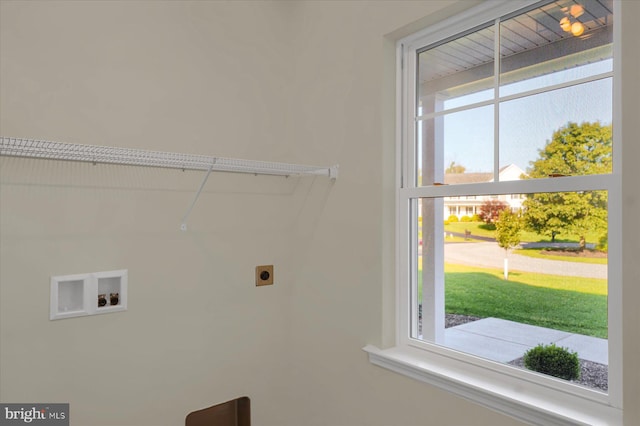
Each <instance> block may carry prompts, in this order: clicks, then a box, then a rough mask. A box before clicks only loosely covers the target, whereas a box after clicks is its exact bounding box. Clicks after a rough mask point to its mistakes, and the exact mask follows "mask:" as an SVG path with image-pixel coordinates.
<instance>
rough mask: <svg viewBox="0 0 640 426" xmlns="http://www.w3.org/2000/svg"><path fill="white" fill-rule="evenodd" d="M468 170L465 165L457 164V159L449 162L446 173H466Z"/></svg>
mask: <svg viewBox="0 0 640 426" xmlns="http://www.w3.org/2000/svg"><path fill="white" fill-rule="evenodd" d="M466 170H467V168H466V167H465V166H463V165H460V164H456V162H455V161H452V162H451V163H450V164H449V167H447V169H446V170H445V173H464V172H465V171H466Z"/></svg>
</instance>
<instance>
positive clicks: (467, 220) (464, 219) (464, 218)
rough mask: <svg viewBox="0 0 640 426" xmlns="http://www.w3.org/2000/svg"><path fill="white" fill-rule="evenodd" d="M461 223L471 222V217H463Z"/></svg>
mask: <svg viewBox="0 0 640 426" xmlns="http://www.w3.org/2000/svg"><path fill="white" fill-rule="evenodd" d="M460 222H471V217H469V216H462V217H461V218H460Z"/></svg>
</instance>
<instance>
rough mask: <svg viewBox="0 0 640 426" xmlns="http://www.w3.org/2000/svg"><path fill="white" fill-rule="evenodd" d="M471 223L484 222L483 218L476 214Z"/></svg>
mask: <svg viewBox="0 0 640 426" xmlns="http://www.w3.org/2000/svg"><path fill="white" fill-rule="evenodd" d="M471 222H482V218H481V217H480V215H479V214H477V213H476V214H474V215H473V216H471Z"/></svg>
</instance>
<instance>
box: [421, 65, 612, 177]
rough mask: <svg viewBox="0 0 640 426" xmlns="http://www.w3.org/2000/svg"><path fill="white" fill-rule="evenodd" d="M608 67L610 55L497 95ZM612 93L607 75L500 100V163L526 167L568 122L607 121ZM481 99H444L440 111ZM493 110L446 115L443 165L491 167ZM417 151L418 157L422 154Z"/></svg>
mask: <svg viewBox="0 0 640 426" xmlns="http://www.w3.org/2000/svg"><path fill="white" fill-rule="evenodd" d="M611 70H612V60H611V59H608V60H604V61H600V62H596V63H593V64H589V65H585V66H580V67H575V68H571V69H568V70H564V71H560V72H555V73H552V74H548V75H544V76H540V77H536V78H532V79H528V80H524V81H522V82H517V83H513V84H510V85H508V86H502V87H501V88H500V95H501V96H508V95H511V94H515V93H520V92H523V91H527V90H532V89H539V88H542V87H547V86H550V85H554V84H558V83H562V82H566V81H571V80H576V79H579V78H584V77H588V76H593V75H598V74H601V73H605V72H609V71H611ZM491 90H493V89H491ZM612 93H613V90H612V79H611V78H606V79H601V80H596V81H591V82H588V83H583V84H580V85H577V86H571V87H568V88H563V89H558V90H554V91H550V92H544V93H539V94H536V95H533V96H527V97H525V98H520V99H515V100H511V101H507V102H502V103H501V104H500V118H499V119H500V134H499V140H500V165H499V167H503V166H506V165H509V164H515V165H517V166H518V167H520V168H521V169H522V170H525V171H526V169H527V168H528V167H529V166H530V162H532V161H535V160H536V159H537V158H538V150H539V149H541V148H543V147H544V145H545V144H546V142H547V141H549V140H550V139H551V138H552V136H553V132H554V131H556V130H558V129H559V128H561V127H562V126H564V125H566V124H567V123H568V122H569V121H572V122H576V123H582V122H585V121H588V122H595V121H599V122H600V123H602V124H604V125H608V124H611V122H612V105H613V99H612ZM479 99H487V96H486V91H485V92H479V93H475V94H470V95H465V96H460V97H458V98H453V99H450V100H447V101H445V104H444V109H445V110H446V109H451V108H456V107H459V106H462V105H469V104H472V103H474V102H477V100H479ZM493 109H494V107H493V105H489V106H484V107H479V108H474V109H470V110H465V111H460V112H457V113H453V114H448V115H445V117H444V161H445V168H446V167H447V166H449V164H451V162H455V163H456V164H458V165H462V166H464V167H465V168H466V171H467V172H491V171H493V145H494V118H493ZM419 132H420V129H419ZM419 134H420V133H419ZM418 155H419V157H418V158H420V153H419V154H418Z"/></svg>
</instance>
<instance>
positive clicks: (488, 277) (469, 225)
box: [411, 191, 608, 392]
mask: <svg viewBox="0 0 640 426" xmlns="http://www.w3.org/2000/svg"><path fill="white" fill-rule="evenodd" d="M607 195H608V194H607V191H581V192H566V193H560V192H551V193H536V194H506V195H504V194H501V195H487V196H477V197H475V198H472V197H464V196H463V197H457V198H448V197H447V198H429V199H427V198H423V199H417V200H413V203H414V209H415V211H416V212H417V213H416V214H415V215H414V226H413V229H415V230H417V231H418V232H417V235H416V236H415V237H416V240H417V242H416V243H415V244H414V248H413V254H412V262H411V264H412V277H413V284H412V286H413V287H412V288H413V291H412V295H413V296H412V310H411V312H412V313H413V315H414V318H413V319H412V324H413V327H412V337H413V338H415V339H420V340H425V341H429V342H432V343H436V344H438V345H442V346H445V347H448V348H451V349H455V350H458V351H462V352H465V353H469V354H472V355H475V356H479V357H482V358H485V359H489V360H493V361H496V362H500V363H505V364H510V365H513V366H516V367H520V368H525V367H524V366H523V356H524V354H525V353H526V352H527V351H528V350H530V349H532V348H534V347H536V346H537V345H538V344H541V343H542V344H545V345H549V344H551V343H554V344H555V345H557V346H559V347H565V348H568V349H569V351H570V352H571V353H572V352H577V357H578V358H579V360H580V365H581V368H582V369H590V370H591V371H592V372H598V375H599V376H600V378H593V377H592V376H590V375H585V376H584V377H583V378H582V380H581V381H579V380H578V381H577V383H578V384H580V385H582V386H585V387H589V388H593V389H596V390H600V391H605V392H606V391H607V387H608V383H607V379H606V377H607V371H608V341H607V338H608V325H607V294H608V284H607V235H608V232H607V229H608V222H607V217H608V214H607ZM470 210H472V211H477V212H478V214H479V215H480V216H481V217H483V218H484V220H485V221H476V222H474V221H472V218H469V217H468V216H467V215H465V213H466V212H467V211H470ZM504 210H506V211H507V212H509V213H511V214H509V213H502V214H500V213H501V212H502V211H504ZM452 214H453V215H455V216H452ZM456 216H457V217H456ZM465 216H467V218H465ZM443 217H444V218H445V219H446V220H443V219H442V218H443ZM486 222H490V223H486ZM501 245H502V247H501ZM505 246H506V247H509V248H508V250H507V249H505V248H504V247H505ZM584 371H586V370H584Z"/></svg>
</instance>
